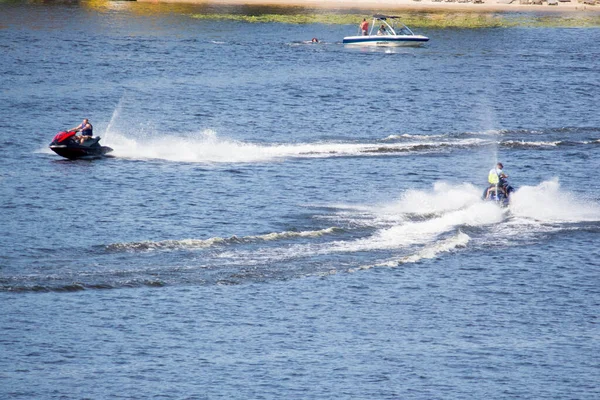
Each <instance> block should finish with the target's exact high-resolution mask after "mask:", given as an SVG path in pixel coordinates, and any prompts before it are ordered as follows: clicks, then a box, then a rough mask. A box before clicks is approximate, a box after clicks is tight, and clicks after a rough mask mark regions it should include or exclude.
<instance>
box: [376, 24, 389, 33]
mask: <svg viewBox="0 0 600 400" xmlns="http://www.w3.org/2000/svg"><path fill="white" fill-rule="evenodd" d="M377 35H378V36H383V35H387V29H385V25H383V24H381V26H380V27H379V30H378V31H377Z"/></svg>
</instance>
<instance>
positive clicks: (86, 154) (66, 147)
mask: <svg viewBox="0 0 600 400" xmlns="http://www.w3.org/2000/svg"><path fill="white" fill-rule="evenodd" d="M76 133H77V132H76V131H68V132H67V131H65V132H59V133H58V134H57V135H56V136H54V139H53V140H52V143H50V150H52V151H53V152H55V153H56V154H58V155H59V156H62V157H65V158H68V159H69V160H76V159H80V158H83V159H90V158H99V157H103V156H105V155H106V154H108V153H110V152H111V151H113V149H111V148H110V147H107V146H101V145H100V143H99V142H100V137H99V136H96V137H90V138H89V139H86V140H84V141H83V143H79V142H78V141H76V140H75V134H76Z"/></svg>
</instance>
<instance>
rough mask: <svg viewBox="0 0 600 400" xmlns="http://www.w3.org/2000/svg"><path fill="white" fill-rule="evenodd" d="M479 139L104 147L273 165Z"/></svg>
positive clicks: (121, 139) (124, 141) (190, 141)
mask: <svg viewBox="0 0 600 400" xmlns="http://www.w3.org/2000/svg"><path fill="white" fill-rule="evenodd" d="M481 143H482V142H481V140H479V139H472V138H471V139H461V140H451V141H444V142H435V141H427V142H424V141H422V140H416V141H415V142H410V143H393V144H382V143H343V142H337V143H335V142H316V143H290V144H285V143H284V144H257V143H248V142H242V141H238V140H233V139H227V138H220V137H218V136H217V134H216V132H215V131H213V130H204V131H202V132H197V133H192V134H189V135H186V136H185V137H174V136H173V135H169V136H168V137H161V138H156V137H136V138H133V137H129V136H127V135H124V134H120V133H117V132H111V133H110V141H108V140H107V141H104V144H105V145H107V146H110V147H112V148H113V149H114V153H112V155H113V156H115V157H123V158H131V159H161V160H167V161H177V162H199V163H221V162H223V163H247V162H269V161H277V160H283V159H286V158H298V157H300V158H327V157H340V156H381V155H384V154H387V153H389V154H397V153H404V152H417V151H421V152H423V151H425V152H431V151H438V150H440V149H442V148H447V147H453V146H477V145H480V144H481Z"/></svg>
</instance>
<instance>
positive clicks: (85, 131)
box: [69, 118, 94, 144]
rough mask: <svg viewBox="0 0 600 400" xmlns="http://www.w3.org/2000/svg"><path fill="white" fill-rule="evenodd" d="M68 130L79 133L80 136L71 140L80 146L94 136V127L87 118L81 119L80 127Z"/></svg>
mask: <svg viewBox="0 0 600 400" xmlns="http://www.w3.org/2000/svg"><path fill="white" fill-rule="evenodd" d="M69 130H70V131H76V132H80V133H81V135H80V136H78V137H75V138H73V139H74V140H76V141H78V142H79V143H80V144H82V143H83V142H84V141H86V140H87V139H90V138H91V137H92V136H94V127H93V126H92V124H90V121H89V120H88V119H87V118H84V119H83V122H82V123H81V125H77V126H76V127H75V128H71V129H69Z"/></svg>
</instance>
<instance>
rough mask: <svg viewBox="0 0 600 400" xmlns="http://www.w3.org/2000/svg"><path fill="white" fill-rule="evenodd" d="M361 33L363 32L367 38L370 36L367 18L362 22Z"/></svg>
mask: <svg viewBox="0 0 600 400" xmlns="http://www.w3.org/2000/svg"><path fill="white" fill-rule="evenodd" d="M360 31H361V32H362V35H363V36H367V35H368V34H369V23H368V22H367V20H366V18H363V20H362V22H361V23H360Z"/></svg>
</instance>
